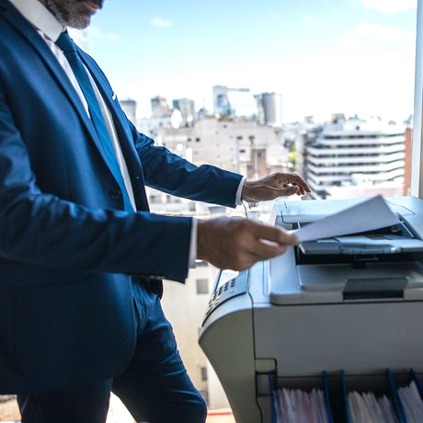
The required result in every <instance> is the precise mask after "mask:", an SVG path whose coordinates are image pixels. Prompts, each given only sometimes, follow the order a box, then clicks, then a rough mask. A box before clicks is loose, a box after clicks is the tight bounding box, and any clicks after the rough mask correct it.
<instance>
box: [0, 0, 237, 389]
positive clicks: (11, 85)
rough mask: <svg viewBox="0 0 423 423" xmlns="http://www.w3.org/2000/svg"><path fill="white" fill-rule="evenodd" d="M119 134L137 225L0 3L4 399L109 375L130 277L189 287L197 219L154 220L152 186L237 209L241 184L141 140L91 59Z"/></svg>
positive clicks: (36, 42)
mask: <svg viewBox="0 0 423 423" xmlns="http://www.w3.org/2000/svg"><path fill="white" fill-rule="evenodd" d="M83 59H84V61H85V64H86V66H87V67H88V69H89V70H90V72H91V74H92V75H93V77H94V80H95V81H96V83H97V85H98V87H99V89H100V91H101V93H102V95H103V97H104V99H105V101H106V103H107V105H108V107H109V108H110V110H111V112H112V115H113V119H114V123H115V126H116V128H117V131H118V134H119V139H120V142H121V145H122V150H123V153H124V156H125V159H126V162H127V165H128V169H129V173H130V177H131V181H132V185H133V187H134V195H135V200H136V204H137V208H138V210H139V211H138V212H137V213H126V212H124V211H120V210H119V209H122V208H123V203H122V195H121V191H120V188H119V185H118V183H117V181H116V180H115V179H114V177H113V175H112V174H111V172H110V171H109V169H108V167H107V164H106V162H105V160H104V158H103V157H102V154H101V150H100V148H99V146H98V143H99V141H98V139H97V137H96V134H95V132H94V130H93V127H92V125H91V123H90V121H89V120H88V117H87V114H86V112H85V110H84V108H83V106H82V103H81V101H80V99H79V98H78V96H77V94H76V92H75V91H74V88H73V87H72V85H71V83H70V82H69V80H68V78H67V76H66V74H65V73H64V71H63V69H62V68H61V66H60V65H59V63H58V62H57V60H56V58H55V57H54V55H53V54H52V52H51V51H50V49H49V48H48V46H47V45H46V43H45V42H44V40H42V38H41V37H40V36H39V34H37V32H36V30H35V29H34V28H33V27H32V26H31V25H30V24H29V23H28V22H27V21H26V20H25V19H24V18H23V17H22V15H20V14H19V13H18V12H17V10H16V9H15V8H14V7H13V6H12V5H11V4H10V3H9V2H8V1H6V0H0V392H28V391H32V392H35V391H40V390H44V389H50V388H55V387H59V386H62V385H64V384H69V383H75V382H79V381H80V380H81V379H83V378H90V379H91V378H93V377H102V378H104V377H112V376H114V375H117V374H119V373H120V372H121V371H122V370H123V369H124V368H125V367H126V366H127V365H128V363H129V361H130V359H131V356H132V354H133V351H134V346H135V325H134V315H133V304H132V298H131V284H130V278H131V275H142V274H146V275H160V276H163V277H165V278H168V279H173V280H176V281H183V280H184V279H185V278H186V275H187V272H188V268H187V262H188V251H189V242H190V229H191V222H192V221H191V219H190V218H184V217H166V216H160V215H156V214H152V213H150V212H149V211H148V204H147V199H146V195H145V186H146V185H147V186H150V187H154V188H157V189H160V190H162V191H165V192H168V193H171V194H174V195H177V196H181V197H185V198H191V199H195V200H201V201H208V202H212V203H217V204H222V205H226V206H232V207H233V206H234V198H235V193H236V189H237V187H238V185H239V182H240V179H241V177H240V176H239V175H237V174H233V173H230V172H225V171H222V170H219V169H217V168H216V167H213V166H200V167H196V166H194V165H192V164H190V163H188V162H186V161H185V160H183V159H181V158H180V157H178V156H175V155H173V154H171V153H170V152H169V151H168V150H166V149H165V148H162V147H157V146H154V144H153V141H152V140H151V139H150V138H148V137H147V136H145V135H143V134H140V133H138V132H137V130H136V129H135V128H134V126H133V125H132V124H131V123H130V122H129V121H128V120H127V118H126V117H125V115H124V113H123V111H122V110H121V108H120V106H119V103H118V101H117V99H116V98H115V96H114V94H113V91H112V88H111V87H110V85H109V83H108V81H107V79H106V77H105V76H104V74H103V73H102V71H101V70H100V68H99V67H98V66H97V64H96V63H95V62H94V60H93V59H92V58H91V57H89V56H88V55H86V54H84V55H83Z"/></svg>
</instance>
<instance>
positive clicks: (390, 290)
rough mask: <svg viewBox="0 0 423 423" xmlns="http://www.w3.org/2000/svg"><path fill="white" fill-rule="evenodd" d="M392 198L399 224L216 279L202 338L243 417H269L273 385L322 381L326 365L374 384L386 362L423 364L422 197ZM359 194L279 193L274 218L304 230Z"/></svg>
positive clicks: (402, 367)
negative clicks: (284, 196) (296, 197)
mask: <svg viewBox="0 0 423 423" xmlns="http://www.w3.org/2000/svg"><path fill="white" fill-rule="evenodd" d="M385 200H386V202H387V204H388V206H389V207H390V208H391V210H392V211H393V212H394V213H395V214H397V216H398V218H399V221H398V224H397V225H394V226H392V227H388V228H382V229H379V230H375V231H372V232H369V233H361V234H354V235H351V236H343V237H337V238H332V239H325V240H318V241H309V242H305V243H303V245H299V246H297V247H290V248H289V249H288V250H287V251H286V253H285V254H283V255H282V256H279V257H277V258H275V259H272V260H269V261H265V262H260V263H257V264H256V265H254V266H253V267H252V268H251V269H249V270H248V271H245V272H240V273H239V274H237V275H236V276H234V277H228V276H226V277H225V272H222V274H221V275H220V276H219V278H218V279H217V281H216V284H215V287H214V289H213V292H212V295H211V298H210V302H209V306H208V309H207V311H206V314H205V318H204V322H203V325H202V329H201V333H200V337H199V344H200V346H201V348H202V349H203V351H204V352H205V354H206V356H207V357H208V359H209V361H210V363H211V365H212V366H213V368H214V370H215V371H216V373H217V375H218V377H219V379H220V381H221V383H222V386H223V388H224V390H225V393H226V395H227V397H228V400H229V402H230V405H231V407H232V410H233V413H234V416H235V419H236V421H237V423H250V422H251V423H258V422H264V423H267V422H271V421H272V419H271V407H272V403H271V392H272V389H275V387H276V388H279V387H298V388H300V389H311V388H313V387H319V384H320V382H319V380H320V375H321V374H322V372H328V374H333V375H336V374H338V373H339V372H341V371H342V372H345V374H347V375H348V376H350V377H351V378H354V377H356V378H358V379H360V378H361V379H360V380H361V382H360V384H361V385H360V386H361V387H363V386H365V387H366V388H368V389H369V390H371V389H372V388H373V385H376V384H377V383H379V382H377V381H378V380H379V379H380V375H381V374H383V373H384V372H385V371H386V369H391V370H393V371H395V372H398V373H399V374H400V373H401V372H403V371H404V372H405V371H406V370H408V369H410V368H413V369H415V370H416V371H417V372H421V371H422V370H423V330H422V329H421V328H422V322H423V241H422V238H423V200H420V199H417V198H415V197H392V198H387V199H385ZM358 201H362V200H316V201H311V200H310V201H281V200H278V201H276V202H275V204H274V210H273V215H272V224H275V225H278V226H281V227H283V228H285V229H287V230H291V229H297V228H299V227H301V226H304V225H307V224H308V223H311V222H314V221H317V220H319V219H324V218H325V217H326V216H329V215H331V214H334V213H337V212H339V211H341V210H343V209H345V208H347V207H350V206H352V205H354V204H356V203H357V202H358ZM352 380H353V379H351V381H352ZM363 381H364V382H363ZM363 384H364V385H363ZM352 388H354V386H352Z"/></svg>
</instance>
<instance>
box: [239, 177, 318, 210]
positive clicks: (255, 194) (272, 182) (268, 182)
mask: <svg viewBox="0 0 423 423" xmlns="http://www.w3.org/2000/svg"><path fill="white" fill-rule="evenodd" d="M310 191H311V190H310V187H309V186H308V185H307V182H305V181H304V179H303V178H301V176H299V175H297V174H296V173H288V172H276V173H272V174H270V175H267V176H264V177H263V178H260V179H255V180H250V179H247V180H246V181H245V184H244V187H243V189H242V199H243V200H245V201H247V202H248V203H257V202H259V201H269V200H274V199H275V198H278V197H282V196H288V195H293V194H297V195H304V194H306V193H308V192H310Z"/></svg>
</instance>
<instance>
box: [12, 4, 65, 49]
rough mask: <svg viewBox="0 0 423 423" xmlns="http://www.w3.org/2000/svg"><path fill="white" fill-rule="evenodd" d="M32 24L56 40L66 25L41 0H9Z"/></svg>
mask: <svg viewBox="0 0 423 423" xmlns="http://www.w3.org/2000/svg"><path fill="white" fill-rule="evenodd" d="M9 1H10V2H11V3H12V4H13V6H15V7H16V9H18V11H19V12H20V13H21V14H22V15H23V16H24V18H25V19H27V20H28V21H29V22H30V23H32V25H34V26H35V27H36V28H37V29H39V30H40V31H41V32H42V33H44V35H46V36H47V37H48V38H50V39H51V40H52V41H54V42H56V41H57V39H58V38H59V35H60V34H61V32H63V31H64V30H65V27H64V26H63V25H62V24H61V23H60V22H59V21H58V20H57V19H56V17H55V16H54V15H53V14H52V13H51V12H50V11H49V10H48V9H47V8H46V7H45V6H44V5H43V4H42V3H40V1H39V0H9Z"/></svg>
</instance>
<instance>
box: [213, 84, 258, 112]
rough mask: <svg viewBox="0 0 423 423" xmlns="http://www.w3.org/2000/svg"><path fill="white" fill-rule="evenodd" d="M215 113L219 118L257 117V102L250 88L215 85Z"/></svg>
mask: <svg viewBox="0 0 423 423" xmlns="http://www.w3.org/2000/svg"><path fill="white" fill-rule="evenodd" d="M213 107H214V115H215V117H216V118H218V119H234V118H239V119H247V120H248V119H250V120H256V119H257V114H258V110H257V103H256V101H255V99H254V96H253V95H252V94H251V93H250V89H249V88H228V87H226V86H224V85H215V86H214V87H213Z"/></svg>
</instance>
